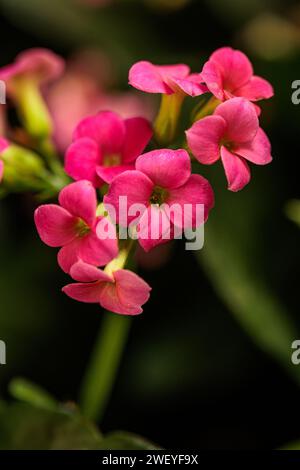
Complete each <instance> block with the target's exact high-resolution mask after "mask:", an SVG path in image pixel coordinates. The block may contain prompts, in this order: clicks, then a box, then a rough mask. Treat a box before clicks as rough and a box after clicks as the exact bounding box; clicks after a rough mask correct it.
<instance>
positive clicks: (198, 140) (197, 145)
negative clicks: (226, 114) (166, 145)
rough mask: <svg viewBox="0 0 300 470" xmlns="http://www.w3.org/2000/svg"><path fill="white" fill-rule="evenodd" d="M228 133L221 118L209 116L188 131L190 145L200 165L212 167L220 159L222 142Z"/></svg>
mask: <svg viewBox="0 0 300 470" xmlns="http://www.w3.org/2000/svg"><path fill="white" fill-rule="evenodd" d="M225 131H226V121H225V120H224V119H223V118H222V117H221V116H207V117H205V118H203V119H200V120H199V121H196V122H195V123H194V124H193V125H192V127H191V128H190V129H189V130H187V131H186V136H187V142H188V145H189V147H190V149H191V151H192V152H193V155H195V157H196V158H197V160H198V161H199V162H200V163H204V164H206V165H210V164H211V163H214V162H215V161H217V160H218V158H220V142H221V139H222V137H223V135H224V134H225Z"/></svg>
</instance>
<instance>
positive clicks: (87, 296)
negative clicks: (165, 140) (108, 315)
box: [63, 261, 151, 315]
mask: <svg viewBox="0 0 300 470" xmlns="http://www.w3.org/2000/svg"><path fill="white" fill-rule="evenodd" d="M70 274H71V276H72V278H73V279H74V280H76V281H79V283H76V284H69V285H67V286H65V287H64V288H63V292H65V294H67V295H68V296H69V297H71V298H72V299H75V300H79V302H87V303H99V304H100V305H101V306H102V307H103V308H105V309H107V310H109V311H111V312H115V313H120V314H121V315H137V314H139V313H142V311H143V309H142V308H141V306H142V305H143V304H144V303H146V302H147V300H148V299H149V296H150V291H151V287H150V286H149V285H148V284H147V283H146V282H145V281H143V279H141V278H140V277H139V276H138V275H137V274H135V273H133V272H131V271H128V270H126V269H119V270H117V271H114V272H113V273H112V274H111V275H109V274H107V273H106V272H104V271H101V269H97V268H96V267H95V266H91V265H89V264H86V263H83V262H82V261H79V262H78V263H76V264H74V265H73V266H72V268H71V272H70Z"/></svg>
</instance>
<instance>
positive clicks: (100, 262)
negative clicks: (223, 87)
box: [34, 180, 118, 273]
mask: <svg viewBox="0 0 300 470" xmlns="http://www.w3.org/2000/svg"><path fill="white" fill-rule="evenodd" d="M59 204H60V205H56V204H46V205H43V206H40V207H39V208H38V209H36V211H35V214H34V218H35V224H36V227H37V230H38V233H39V235H40V237H41V239H42V241H43V242H44V243H46V245H49V246H51V247H62V248H61V249H60V251H59V253H58V263H59V265H60V267H61V268H62V269H63V271H65V272H67V273H68V272H70V269H71V267H72V265H73V264H75V263H76V262H77V261H78V260H79V259H81V260H83V261H84V262H86V263H90V264H93V265H95V266H104V265H105V264H106V263H108V262H109V261H111V260H112V259H113V258H115V257H116V256H117V254H118V245H117V240H116V237H114V238H113V239H111V238H107V239H105V240H102V239H100V238H98V236H97V232H96V229H97V225H98V223H99V222H100V221H101V220H102V219H103V217H97V216H96V209H97V197H96V191H95V189H94V187H93V186H92V184H91V183H90V182H89V181H84V180H83V181H78V182H76V183H72V184H69V185H68V186H66V187H65V188H63V189H62V191H61V192H60V194H59ZM107 224H110V222H109V221H108V220H107ZM110 225H111V224H110ZM110 229H112V227H110Z"/></svg>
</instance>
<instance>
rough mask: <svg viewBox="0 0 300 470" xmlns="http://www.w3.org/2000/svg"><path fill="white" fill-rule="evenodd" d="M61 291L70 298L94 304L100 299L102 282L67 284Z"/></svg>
mask: <svg viewBox="0 0 300 470" xmlns="http://www.w3.org/2000/svg"><path fill="white" fill-rule="evenodd" d="M62 291H63V292H64V293H65V294H67V295H68V296H69V297H71V299H74V300H78V301H79V302H86V303H92V304H94V303H99V301H100V295H101V291H102V284H101V283H98V282H91V283H84V284H81V283H78V284H68V285H67V286H65V287H63V289H62Z"/></svg>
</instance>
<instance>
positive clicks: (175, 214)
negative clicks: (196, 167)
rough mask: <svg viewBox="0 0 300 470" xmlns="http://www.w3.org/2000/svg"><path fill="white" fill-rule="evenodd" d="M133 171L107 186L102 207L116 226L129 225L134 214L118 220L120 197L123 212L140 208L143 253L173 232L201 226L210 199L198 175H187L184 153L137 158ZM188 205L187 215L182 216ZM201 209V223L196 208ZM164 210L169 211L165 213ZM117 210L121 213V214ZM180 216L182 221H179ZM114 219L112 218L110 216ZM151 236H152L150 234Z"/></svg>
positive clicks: (162, 151)
mask: <svg viewBox="0 0 300 470" xmlns="http://www.w3.org/2000/svg"><path fill="white" fill-rule="evenodd" d="M135 168H136V170H133V171H126V172H124V173H122V174H121V175H119V176H117V177H116V178H115V179H114V180H113V181H112V183H111V185H110V188H109V191H108V193H107V194H106V196H105V197H104V203H105V205H106V207H107V210H108V211H110V209H111V208H112V207H113V208H114V209H115V211H116V222H117V223H120V225H123V223H125V224H127V225H128V224H130V223H132V222H133V220H134V219H135V218H136V217H135V214H130V213H128V214H127V220H124V221H123V220H120V217H122V219H123V216H124V214H123V213H121V215H119V209H120V204H121V199H120V197H121V196H126V197H127V208H128V209H130V207H131V208H133V204H140V205H141V207H140V208H139V212H140V216H141V217H140V218H139V220H138V239H139V243H140V244H141V246H142V247H143V248H144V250H145V251H149V250H150V249H151V248H153V247H154V246H156V245H158V244H160V243H165V242H166V241H168V240H169V239H171V238H173V237H174V234H175V232H177V233H178V231H180V232H182V231H183V229H184V228H192V227H193V228H194V227H196V226H198V225H200V224H201V223H203V222H204V221H205V220H206V219H207V217H208V213H209V210H210V209H211V208H212V207H213V204H214V195H213V191H212V188H211V186H210V184H209V182H208V181H207V180H206V179H205V178H203V177H202V176H200V175H191V163H190V158H189V155H188V153H187V152H186V151H185V150H181V149H180V150H171V149H160V150H154V151H152V152H148V153H145V154H144V155H141V156H140V157H139V158H138V159H137V161H136V165H135ZM186 204H189V205H190V208H191V211H190V213H189V214H187V216H186V214H185V213H184V211H185V209H186V207H185V205H186ZM198 204H199V205H200V204H203V205H204V214H202V220H198V219H199V215H198V207H197V205H198ZM167 206H168V207H169V208H170V207H171V208H172V209H173V210H169V211H168V210H167ZM122 210H123V209H122V208H121V212H122ZM183 215H184V216H185V217H183ZM111 216H112V218H114V214H111ZM153 231H154V232H155V234H154V233H153Z"/></svg>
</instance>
